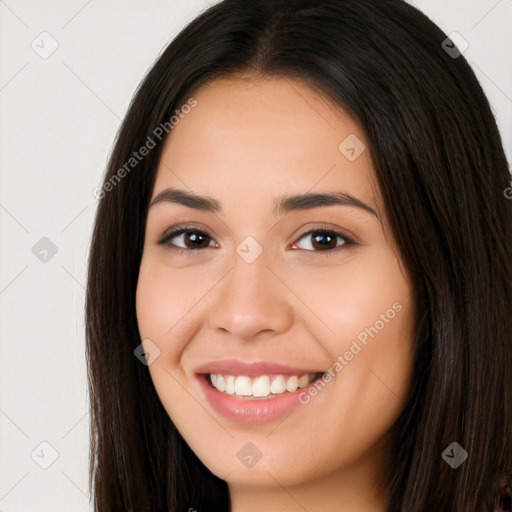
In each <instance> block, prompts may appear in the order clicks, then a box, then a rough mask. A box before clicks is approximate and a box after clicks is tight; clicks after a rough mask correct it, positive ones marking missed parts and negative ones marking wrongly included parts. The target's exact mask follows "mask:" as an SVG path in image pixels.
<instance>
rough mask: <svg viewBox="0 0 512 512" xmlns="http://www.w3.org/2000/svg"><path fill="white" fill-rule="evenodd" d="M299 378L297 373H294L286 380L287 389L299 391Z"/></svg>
mask: <svg viewBox="0 0 512 512" xmlns="http://www.w3.org/2000/svg"><path fill="white" fill-rule="evenodd" d="M297 384H298V378H297V375H292V376H291V377H289V378H288V380H287V381H286V390H287V391H297Z"/></svg>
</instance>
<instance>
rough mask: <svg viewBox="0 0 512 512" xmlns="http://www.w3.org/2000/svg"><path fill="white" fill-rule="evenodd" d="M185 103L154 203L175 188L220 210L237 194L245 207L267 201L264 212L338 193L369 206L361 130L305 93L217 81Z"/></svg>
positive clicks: (274, 83) (257, 81)
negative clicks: (302, 196)
mask: <svg viewBox="0 0 512 512" xmlns="http://www.w3.org/2000/svg"><path fill="white" fill-rule="evenodd" d="M193 98H194V99H195V101H196V102H197V103H196V105H195V106H194V107H193V108H192V109H187V113H185V112H182V115H181V116H180V120H179V123H177V124H176V125H175V126H174V127H173V128H172V130H171V131H170V134H169V136H168V137H167V139H166V141H165V146H164V150H163V153H162V157H161V160H160V165H159V168H158V173H157V179H156V183H155V190H154V195H156V194H157V193H158V192H159V191H161V190H162V189H163V188H165V187H171V186H179V187H180V188H184V187H185V188H190V189H192V190H193V191H194V192H196V193H198V194H203V193H208V195H214V196H216V197H219V200H220V201H221V202H222V196H223V195H227V194H231V195H233V194H236V193H241V191H242V189H243V191H244V192H243V193H244V194H245V199H246V200H252V198H255V197H259V198H262V197H268V198H269V208H270V206H271V205H273V204H274V202H272V199H273V198H274V197H276V196H278V195H280V194H281V195H282V194H284V193H304V192H306V191H311V190H316V189H318V190H320V189H322V190H328V189H331V190H334V189H336V190H340V188H343V189H347V192H349V193H352V194H353V195H355V194H357V195H358V196H360V198H361V199H364V200H366V201H367V202H373V203H374V204H375V203H376V196H375V183H374V179H373V171H372V168H371V159H370V156H369V152H368V149H367V148H366V144H365V137H364V133H363V131H362V129H361V128H360V126H359V125H358V123H357V122H356V121H355V120H354V119H352V118H351V117H350V116H349V115H348V113H347V112H346V111H344V110H343V109H342V108H341V107H336V106H334V105H333V104H332V103H331V102H328V101H327V100H326V99H325V98H324V97H322V96H321V95H320V94H319V93H317V92H316V91H315V90H313V89H312V88H310V87H309V86H308V85H306V84H304V83H302V82H300V81H296V80H291V79H288V78H272V79H270V78H254V77H242V78H228V79H225V78H224V79H218V80H215V81H213V82H210V83H208V84H207V85H206V86H204V87H203V88H201V89H200V90H199V91H198V92H196V93H194V94H193ZM186 99H187V98H186ZM186 99H185V101H186ZM347 150H348V152H347ZM350 150H353V151H352V152H350ZM359 153H360V154H359ZM354 155H355V156H356V157H357V158H354ZM248 192H252V193H251V194H250V197H248Z"/></svg>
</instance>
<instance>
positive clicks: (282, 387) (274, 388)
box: [270, 375, 286, 395]
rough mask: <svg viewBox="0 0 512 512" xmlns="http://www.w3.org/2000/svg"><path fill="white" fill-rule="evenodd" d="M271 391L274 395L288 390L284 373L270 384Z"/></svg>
mask: <svg viewBox="0 0 512 512" xmlns="http://www.w3.org/2000/svg"><path fill="white" fill-rule="evenodd" d="M270 391H271V393H274V395H278V394H279V393H284V392H285V391H286V381H285V380H284V377H283V376H282V375H278V376H277V377H276V378H275V379H274V380H273V381H272V384H271V385H270Z"/></svg>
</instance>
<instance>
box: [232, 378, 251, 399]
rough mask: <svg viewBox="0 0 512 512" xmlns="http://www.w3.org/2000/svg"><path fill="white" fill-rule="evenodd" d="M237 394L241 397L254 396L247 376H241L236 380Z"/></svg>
mask: <svg viewBox="0 0 512 512" xmlns="http://www.w3.org/2000/svg"><path fill="white" fill-rule="evenodd" d="M235 394H236V395H239V396H251V395H252V383H251V379H250V378H249V377H247V375H240V377H237V378H236V379H235Z"/></svg>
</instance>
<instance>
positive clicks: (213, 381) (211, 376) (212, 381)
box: [210, 373, 217, 387]
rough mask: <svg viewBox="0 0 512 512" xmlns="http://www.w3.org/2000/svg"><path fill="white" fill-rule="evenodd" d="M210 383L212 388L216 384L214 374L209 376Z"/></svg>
mask: <svg viewBox="0 0 512 512" xmlns="http://www.w3.org/2000/svg"><path fill="white" fill-rule="evenodd" d="M210 381H211V383H212V385H213V387H215V383H216V382H217V375H215V373H212V374H211V375H210Z"/></svg>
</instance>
